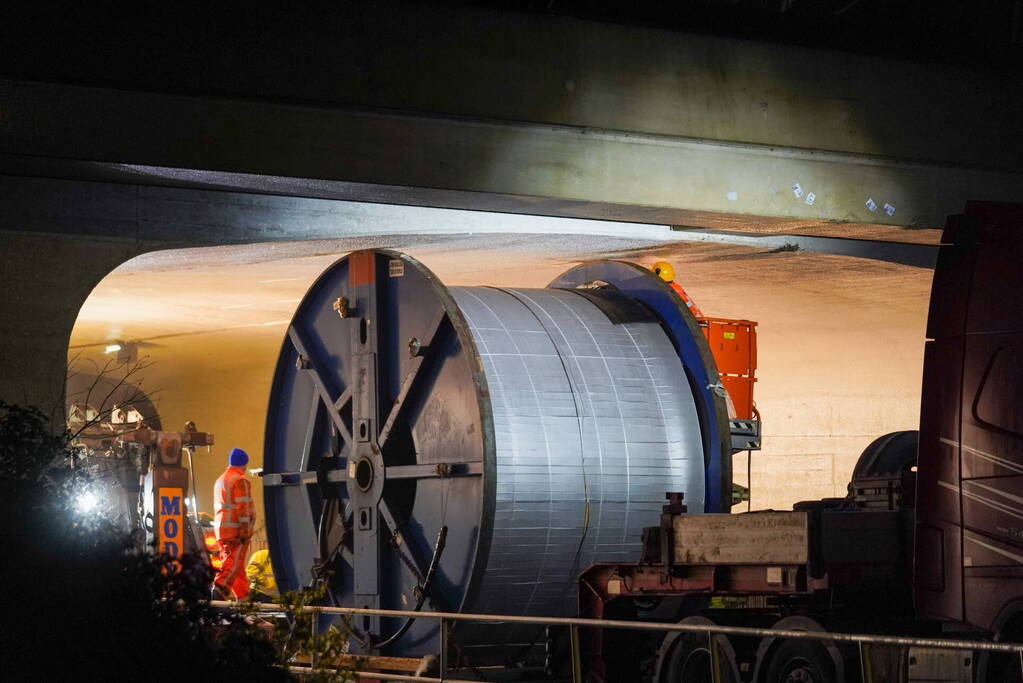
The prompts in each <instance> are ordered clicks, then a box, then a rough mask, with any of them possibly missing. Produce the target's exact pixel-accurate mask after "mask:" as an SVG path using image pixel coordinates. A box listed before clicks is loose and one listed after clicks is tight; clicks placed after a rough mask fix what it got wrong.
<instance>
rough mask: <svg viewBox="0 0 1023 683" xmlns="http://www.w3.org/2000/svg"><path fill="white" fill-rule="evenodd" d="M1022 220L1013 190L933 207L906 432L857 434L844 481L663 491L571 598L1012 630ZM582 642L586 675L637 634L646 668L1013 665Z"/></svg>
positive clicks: (751, 670)
mask: <svg viewBox="0 0 1023 683" xmlns="http://www.w3.org/2000/svg"><path fill="white" fill-rule="evenodd" d="M1021 235H1023V207H1019V206H1009V205H996V204H984V203H971V204H969V205H968V206H967V207H966V211H965V213H964V214H963V215H959V216H953V217H950V218H949V220H948V223H947V226H946V228H945V230H944V233H943V237H942V245H941V249H940V254H939V259H938V263H937V267H936V270H935V273H934V282H933V288H932V294H931V303H930V311H929V317H928V327H927V338H928V341H927V342H926V350H925V356H924V373H923V387H922V404H921V418H920V430H919V433H917V432H902V433H896V434H891V435H887V436H885V437H882V438H880V439H878V440H877V441H875V442H874V443H873V444H871V446H870V447H868V448H867V450H866V451H865V452H864V453H863V455H862V456H861V457H860V460H859V461H858V462H857V464H856V467H855V469H854V472H853V475H852V481H851V483H850V485H849V493H848V495H847V496H846V497H845V498H840V499H824V500H819V501H807V502H803V503H798V504H796V505H795V506H794V508H793V510H792V511H788V512H778V511H768V512H753V513H743V514H692V512H694V511H690V510H687V502H686V500H685V497H684V495H683V494H684V492H682V491H679V492H672V493H668V494H667V498H668V500H667V501H666V504H665V505H664V506H663V509H662V514H661V520H660V524H659V525H658V526H656V527H650V528H648V529H646V530H645V531H644V547H643V557H642V559H641V560H639V561H636V562H630V563H618V562H604V563H597V564H594V565H593V566H591V567H590V568H589V569H588V570H586V571H585V572H584V573H583V575H582V577H581V580H580V597H579V601H580V602H579V604H580V613H581V616H585V617H597V618H608V619H648V620H659V621H664V620H671V621H676V622H681V623H689V624H717V625H723V626H747V627H761V628H770V629H778V630H803V631H822V632H834V633H878V634H902V635H916V636H926V637H941V638H954V639H963V640H982V639H986V640H995V641H1006V642H1020V641H1023V531H1021V529H1023V274H1021V270H1020V257H1021V256H1023V246H1021V243H1020V237H1021ZM917 442H918V443H917ZM695 512H699V510H696V511H695ZM584 647H585V649H586V658H587V660H588V662H589V669H590V680H593V681H625V680H640V677H641V674H642V671H641V666H642V663H643V662H642V657H639V656H637V653H642V652H644V651H645V650H644V648H647V649H646V651H650V650H652V649H656V652H657V655H656V658H655V660H654V662H653V678H654V680H655V681H657V682H658V683H661V682H665V683H666V682H667V681H673V682H674V681H711V680H713V681H726V682H731V681H756V682H757V683H789V682H795V681H807V682H810V681H812V682H814V683H831V682H841V681H860V680H863V681H867V680H872V681H925V680H926V681H985V682H992V683H993V682H995V681H998V682H1001V681H1020V680H1021V669H1020V666H1021V661H1020V660H1019V659H1017V658H1014V657H1011V656H1009V655H1004V654H993V653H971V652H965V653H964V652H954V651H933V650H932V651H926V650H913V649H910V648H908V647H905V648H898V647H876V648H867V649H866V650H864V649H862V648H857V647H855V646H850V645H848V644H843V643H840V642H834V643H814V642H810V641H792V640H788V641H786V640H784V639H780V638H779V639H774V638H769V637H768V638H742V637H729V636H724V635H717V636H715V637H714V639H713V642H711V641H709V640H708V638H707V637H705V636H701V635H693V634H671V635H670V636H668V637H666V638H663V639H662V640H660V641H659V642H658V643H656V644H655V645H653V646H651V645H650V643H649V642H644V641H643V639H642V638H640V637H637V636H635V635H634V633H625V632H611V631H607V632H602V633H591V634H589V637H588V638H586V639H585V640H584Z"/></svg>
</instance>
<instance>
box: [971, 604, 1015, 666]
mask: <svg viewBox="0 0 1023 683" xmlns="http://www.w3.org/2000/svg"><path fill="white" fill-rule="evenodd" d="M990 630H991V633H992V634H994V640H996V641H1004V640H1006V639H1007V638H1008V639H1009V640H1013V639H1015V640H1018V641H1020V642H1023V597H1019V598H1014V599H1012V600H1010V601H1009V602H1007V603H1005V605H1003V606H1002V609H1001V611H1000V612H998V616H997V617H995V620H994V621H993V622H991V628H990ZM977 654H978V656H977V680H978V681H984V680H987V678H988V669H989V668H990V667H991V653H990V652H981V653H977Z"/></svg>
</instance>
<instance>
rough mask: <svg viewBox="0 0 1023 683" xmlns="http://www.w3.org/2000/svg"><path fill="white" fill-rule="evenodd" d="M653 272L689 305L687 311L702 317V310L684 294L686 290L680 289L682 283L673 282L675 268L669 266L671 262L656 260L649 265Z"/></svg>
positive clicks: (695, 316) (696, 316) (694, 315)
mask: <svg viewBox="0 0 1023 683" xmlns="http://www.w3.org/2000/svg"><path fill="white" fill-rule="evenodd" d="M650 270H652V271H654V274H655V275H657V276H658V277H660V278H661V279H662V280H664V281H665V282H667V283H668V285H669V286H670V287H671V288H672V289H674V290H675V293H676V294H678V296H679V298H680V299H682V301H683V302H684V303H685V305H686V306H688V307H689V312H690V313H692V314H693V317H694V318H702V317H703V312H702V311H701V310H700V308H699V307H698V306H697V305H696V302H694V301H693V300H692V299H691V298H689V295H688V294H686V290H684V289H682V285H680V284H679V283H677V282H675V269H674V268H672V267H671V264H670V263H668V262H667V261H658V262H657V263H655V264H654V265H653V267H651V269H650Z"/></svg>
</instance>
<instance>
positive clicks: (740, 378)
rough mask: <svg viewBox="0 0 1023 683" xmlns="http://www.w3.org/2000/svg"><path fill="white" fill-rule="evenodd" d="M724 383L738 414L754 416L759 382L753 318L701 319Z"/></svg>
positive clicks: (702, 327)
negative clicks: (755, 385)
mask: <svg viewBox="0 0 1023 683" xmlns="http://www.w3.org/2000/svg"><path fill="white" fill-rule="evenodd" d="M699 323H700V328H701V329H702V330H703V335H704V336H705V337H706V338H707V344H708V345H709V346H710V351H711V353H713V354H714V361H715V362H716V363H717V366H718V372H719V373H720V374H721V384H722V385H724V387H725V389H726V390H727V391H728V395H729V396H730V397H731V399H732V404H733V405H734V406H735V413H736V414H735V415H734V416H733V417H737V418H740V419H743V420H750V419H753V384H754V383H755V382H756V381H757V378H756V371H757V329H756V328H757V324H756V323H755V322H753V321H752V320H732V319H729V318H699Z"/></svg>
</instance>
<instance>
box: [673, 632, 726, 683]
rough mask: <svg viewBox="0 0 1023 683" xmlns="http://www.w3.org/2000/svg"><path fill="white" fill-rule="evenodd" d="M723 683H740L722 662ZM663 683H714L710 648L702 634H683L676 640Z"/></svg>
mask: <svg viewBox="0 0 1023 683" xmlns="http://www.w3.org/2000/svg"><path fill="white" fill-rule="evenodd" d="M720 667H721V672H720V673H721V677H720V681H721V683H738V681H737V680H736V678H735V676H734V672H733V671H732V669H731V667H730V666H729V665H728V664H727V663H725V662H722V663H721V665H720ZM660 680H661V683H713V681H714V677H713V673H712V671H711V658H710V646H709V643H708V642H707V636H705V635H703V634H702V633H682V634H680V635H679V637H678V638H677V639H676V640H675V642H674V644H673V646H672V649H671V655H670V657H669V658H668V664H667V666H666V667H665V668H664V671H663V672H662V674H661V677H660Z"/></svg>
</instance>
